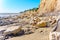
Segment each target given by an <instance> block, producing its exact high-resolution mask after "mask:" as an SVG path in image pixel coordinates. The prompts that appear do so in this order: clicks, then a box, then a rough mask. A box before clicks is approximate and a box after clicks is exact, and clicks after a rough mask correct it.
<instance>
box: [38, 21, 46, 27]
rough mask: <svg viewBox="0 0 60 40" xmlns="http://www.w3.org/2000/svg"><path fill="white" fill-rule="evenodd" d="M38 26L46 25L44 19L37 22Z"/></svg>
mask: <svg viewBox="0 0 60 40" xmlns="http://www.w3.org/2000/svg"><path fill="white" fill-rule="evenodd" d="M37 26H38V27H46V26H47V22H46V21H40V22H38V23H37Z"/></svg>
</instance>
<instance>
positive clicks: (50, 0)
mask: <svg viewBox="0 0 60 40" xmlns="http://www.w3.org/2000/svg"><path fill="white" fill-rule="evenodd" d="M54 10H55V11H58V10H60V0H41V2H40V6H39V10H38V12H39V13H46V12H52V11H54Z"/></svg>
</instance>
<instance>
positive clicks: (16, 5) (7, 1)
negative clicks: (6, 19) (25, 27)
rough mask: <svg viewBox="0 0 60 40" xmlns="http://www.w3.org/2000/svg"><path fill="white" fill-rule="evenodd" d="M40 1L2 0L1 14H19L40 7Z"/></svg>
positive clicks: (0, 5) (0, 3)
mask: <svg viewBox="0 0 60 40" xmlns="http://www.w3.org/2000/svg"><path fill="white" fill-rule="evenodd" d="M39 4H40V0H0V13H18V12H21V11H24V10H27V9H32V8H35V7H38V6H39Z"/></svg>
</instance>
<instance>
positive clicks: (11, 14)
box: [0, 13, 20, 17]
mask: <svg viewBox="0 0 60 40" xmlns="http://www.w3.org/2000/svg"><path fill="white" fill-rule="evenodd" d="M19 14H20V13H0V17H8V16H14V15H19Z"/></svg>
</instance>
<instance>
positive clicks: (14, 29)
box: [4, 26, 21, 35]
mask: <svg viewBox="0 0 60 40" xmlns="http://www.w3.org/2000/svg"><path fill="white" fill-rule="evenodd" d="M20 31H21V27H20V26H12V27H8V28H7V29H6V31H4V34H5V35H7V34H11V33H12V34H14V35H15V34H16V33H18V32H20Z"/></svg>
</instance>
